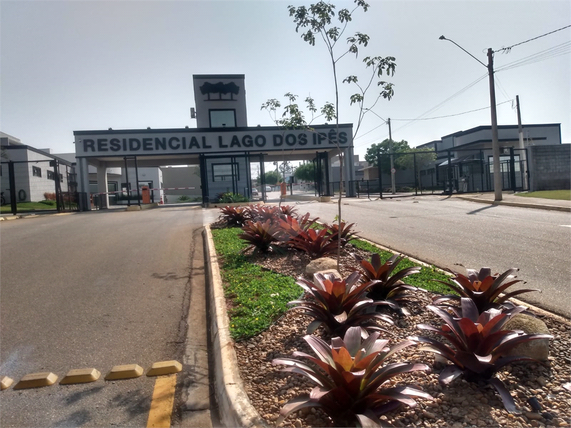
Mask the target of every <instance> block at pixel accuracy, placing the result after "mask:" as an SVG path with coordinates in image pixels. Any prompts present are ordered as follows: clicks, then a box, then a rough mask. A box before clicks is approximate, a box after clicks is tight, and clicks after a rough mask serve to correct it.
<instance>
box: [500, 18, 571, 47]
mask: <svg viewBox="0 0 571 428" xmlns="http://www.w3.org/2000/svg"><path fill="white" fill-rule="evenodd" d="M569 27H571V25H567V26H565V27H561V28H558V29H557V30H553V31H550V32H549V33H545V34H542V35H541V36H537V37H534V38H532V39H529V40H525V41H523V42H519V43H516V44H515V45H511V46H508V47H507V48H501V49H498V50H497V51H495V52H500V51H507V52H508V53H509V51H511V50H512V48H515V47H516V46H519V45H523V44H524V43H528V42H531V41H532V40H537V39H540V38H541V37H545V36H549V35H550V34H553V33H557V32H558V31H561V30H565V29H566V28H569Z"/></svg>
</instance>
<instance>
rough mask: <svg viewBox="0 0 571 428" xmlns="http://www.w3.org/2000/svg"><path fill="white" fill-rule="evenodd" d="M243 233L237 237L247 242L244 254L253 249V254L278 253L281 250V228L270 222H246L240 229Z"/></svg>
mask: <svg viewBox="0 0 571 428" xmlns="http://www.w3.org/2000/svg"><path fill="white" fill-rule="evenodd" d="M242 230H243V233H241V234H240V235H238V237H239V238H241V239H243V240H244V241H246V242H248V243H249V244H250V245H248V246H247V247H246V248H245V249H244V250H243V251H244V252H246V251H248V250H249V249H251V248H254V252H258V251H260V252H262V253H268V252H270V251H276V252H280V251H281V248H280V247H279V245H278V244H279V243H280V242H281V241H282V238H283V230H282V228H281V227H280V226H279V225H278V224H277V223H275V222H272V221H271V220H266V221H265V222H263V223H262V222H261V221H255V222H254V221H247V222H246V224H245V225H244V227H242Z"/></svg>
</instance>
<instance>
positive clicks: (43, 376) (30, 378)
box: [14, 372, 57, 389]
mask: <svg viewBox="0 0 571 428" xmlns="http://www.w3.org/2000/svg"><path fill="white" fill-rule="evenodd" d="M56 380H57V375H55V374H53V373H50V372H41V373H30V374H27V375H26V376H24V377H23V378H22V379H20V382H18V383H17V385H16V386H15V387H14V389H27V388H40V387H42V386H50V385H53V384H54V383H55V382H56Z"/></svg>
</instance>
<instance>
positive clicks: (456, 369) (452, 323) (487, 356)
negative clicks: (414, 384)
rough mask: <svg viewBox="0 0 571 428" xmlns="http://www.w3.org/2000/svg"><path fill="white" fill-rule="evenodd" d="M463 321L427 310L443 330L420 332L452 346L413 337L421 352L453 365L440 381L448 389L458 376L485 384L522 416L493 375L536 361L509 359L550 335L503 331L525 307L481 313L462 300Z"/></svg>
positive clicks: (426, 327)
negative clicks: (521, 348)
mask: <svg viewBox="0 0 571 428" xmlns="http://www.w3.org/2000/svg"><path fill="white" fill-rule="evenodd" d="M461 306H462V315H463V318H456V317H454V316H453V315H451V314H450V313H448V312H446V311H445V310H444V309H442V308H439V307H437V306H432V305H429V306H427V308H428V309H430V310H431V311H432V312H434V313H435V314H436V315H438V316H439V317H440V318H442V320H443V321H444V324H443V325H442V326H441V328H436V327H433V326H431V325H427V324H419V325H417V327H418V328H420V329H422V330H428V331H432V332H434V333H436V334H438V335H440V336H441V337H443V338H444V339H445V340H446V341H447V342H449V343H450V345H452V346H450V345H448V344H446V343H443V342H440V341H438V340H435V339H433V338H430V337H418V336H415V337H410V338H409V339H411V340H413V341H415V342H419V343H422V344H423V345H422V346H421V348H420V350H425V351H429V352H434V353H436V354H438V355H440V356H442V357H443V358H445V359H447V360H448V361H450V362H451V363H452V365H448V366H447V367H446V368H445V369H444V370H442V372H441V373H440V376H439V378H438V380H439V382H440V383H441V384H443V385H447V384H449V383H450V382H452V381H453V380H454V379H456V378H457V377H459V376H462V377H463V378H464V379H466V380H467V381H469V382H478V381H484V382H487V383H489V384H490V385H492V386H493V387H494V388H496V390H497V391H498V394H499V395H500V397H501V399H502V402H503V404H504V407H505V408H506V410H507V411H508V412H510V413H520V412H519V410H518V409H517V407H516V405H515V403H514V400H513V398H512V396H511V395H510V393H509V391H508V390H507V388H506V386H505V385H504V384H503V382H502V381H501V380H500V379H498V378H496V377H494V374H495V373H496V372H497V371H498V370H500V369H501V368H503V367H504V366H506V365H507V364H510V363H513V362H515V361H536V360H534V359H533V358H529V357H524V356H506V354H507V353H508V352H509V351H511V350H512V349H513V348H514V347H516V346H517V345H519V344H520V343H525V342H529V341H531V340H538V339H550V338H552V336H550V335H548V334H524V333H523V332H522V331H510V330H503V329H502V328H503V327H504V325H505V323H506V322H507V321H508V320H509V319H510V318H511V317H512V316H513V315H515V314H517V313H520V312H523V311H524V310H525V309H526V308H525V307H524V306H514V307H513V308H512V310H511V311H510V313H507V312H502V311H501V310H500V309H489V310H487V311H484V312H482V313H479V312H478V309H477V307H476V305H475V303H474V302H473V300H471V299H469V298H466V297H462V298H461Z"/></svg>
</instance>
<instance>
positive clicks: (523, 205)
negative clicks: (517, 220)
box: [455, 196, 571, 212]
mask: <svg viewBox="0 0 571 428" xmlns="http://www.w3.org/2000/svg"><path fill="white" fill-rule="evenodd" d="M455 198H458V199H463V200H465V201H470V202H479V203H482V204H490V205H506V206H510V207H521V208H535V209H538V210H548V211H563V212H571V208H570V207H559V206H556V205H537V204H528V203H525V202H509V201H499V202H498V201H490V200H486V199H480V198H471V197H469V196H455Z"/></svg>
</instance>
